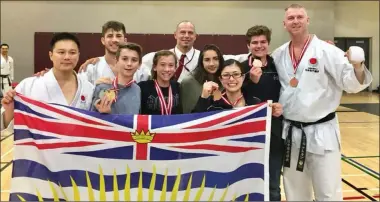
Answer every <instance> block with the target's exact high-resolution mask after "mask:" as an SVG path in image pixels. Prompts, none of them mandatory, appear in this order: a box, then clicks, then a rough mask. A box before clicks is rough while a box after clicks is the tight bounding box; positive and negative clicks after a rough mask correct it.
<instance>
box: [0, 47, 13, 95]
mask: <svg viewBox="0 0 380 202" xmlns="http://www.w3.org/2000/svg"><path fill="white" fill-rule="evenodd" d="M8 51H9V45H8V44H1V71H0V85H1V86H0V88H1V89H0V90H1V92H2V93H3V95H4V94H5V93H6V92H7V91H8V90H9V89H12V81H13V79H14V61H13V58H12V57H11V56H9V55H8Z"/></svg>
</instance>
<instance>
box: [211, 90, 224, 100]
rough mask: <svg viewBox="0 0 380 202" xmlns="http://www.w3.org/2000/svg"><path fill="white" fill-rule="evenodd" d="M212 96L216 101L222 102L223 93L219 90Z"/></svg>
mask: <svg viewBox="0 0 380 202" xmlns="http://www.w3.org/2000/svg"><path fill="white" fill-rule="evenodd" d="M212 96H213V98H214V101H216V100H220V98H222V92H220V90H219V89H216V90H214V92H213V93H212Z"/></svg>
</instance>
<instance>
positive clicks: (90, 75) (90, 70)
mask: <svg viewBox="0 0 380 202" xmlns="http://www.w3.org/2000/svg"><path fill="white" fill-rule="evenodd" d="M85 69H86V71H81V72H80V73H78V76H79V77H82V78H83V79H85V80H87V81H89V82H90V83H91V84H93V85H96V84H95V82H96V80H95V77H96V75H95V73H96V66H94V65H93V64H89V65H87V67H86V68H85Z"/></svg>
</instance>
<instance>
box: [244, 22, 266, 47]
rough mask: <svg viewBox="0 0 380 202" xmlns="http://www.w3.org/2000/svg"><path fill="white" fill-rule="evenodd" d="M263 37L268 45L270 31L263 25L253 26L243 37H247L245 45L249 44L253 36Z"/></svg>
mask: <svg viewBox="0 0 380 202" xmlns="http://www.w3.org/2000/svg"><path fill="white" fill-rule="evenodd" d="M261 35H264V36H265V37H266V38H267V41H268V43H270V41H271V36H272V30H270V29H269V28H268V27H267V26H265V25H255V26H253V27H251V28H249V29H248V30H247V33H246V34H245V36H246V37H247V44H250V43H251V40H252V37H253V36H261Z"/></svg>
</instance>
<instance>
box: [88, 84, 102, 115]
mask: <svg viewBox="0 0 380 202" xmlns="http://www.w3.org/2000/svg"><path fill="white" fill-rule="evenodd" d="M101 90H102V89H101V88H100V85H97V86H96V87H95V90H94V94H93V95H92V101H91V107H90V111H94V112H98V110H97V109H96V107H95V105H96V104H97V102H98V100H99V99H100V98H99V93H100V91H101Z"/></svg>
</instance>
